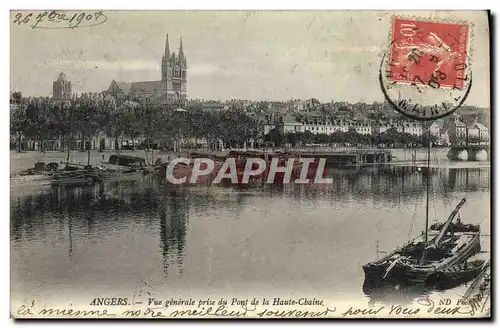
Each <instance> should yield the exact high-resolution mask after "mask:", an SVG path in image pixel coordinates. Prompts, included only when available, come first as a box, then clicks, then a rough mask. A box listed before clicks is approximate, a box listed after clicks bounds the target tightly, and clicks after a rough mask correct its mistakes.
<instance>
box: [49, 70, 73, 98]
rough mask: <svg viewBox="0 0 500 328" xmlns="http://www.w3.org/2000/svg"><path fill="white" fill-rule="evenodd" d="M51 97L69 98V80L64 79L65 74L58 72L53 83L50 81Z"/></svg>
mask: <svg viewBox="0 0 500 328" xmlns="http://www.w3.org/2000/svg"><path fill="white" fill-rule="evenodd" d="M52 98H54V100H68V99H71V82H70V81H68V80H66V75H65V74H64V73H60V74H59V77H58V78H57V80H56V81H54V83H52Z"/></svg>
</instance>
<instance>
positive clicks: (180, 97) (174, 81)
mask: <svg viewBox="0 0 500 328" xmlns="http://www.w3.org/2000/svg"><path fill="white" fill-rule="evenodd" d="M105 93H106V94H109V95H111V96H113V97H114V98H115V99H116V101H117V104H118V105H119V104H122V103H123V102H125V101H127V100H129V101H136V102H139V103H141V104H144V103H146V102H148V103H149V104H151V105H154V106H159V107H166V106H169V105H172V106H174V107H175V108H177V107H183V106H185V104H186V101H187V57H186V55H185V54H184V47H183V43H182V38H181V40H180V46H179V53H178V54H176V53H175V52H172V53H171V52H170V45H169V41H168V34H167V37H166V41H165V51H164V53H163V55H162V58H161V80H159V81H141V82H119V81H115V80H113V81H112V82H111V84H110V86H109V88H108V89H107V90H106V91H105Z"/></svg>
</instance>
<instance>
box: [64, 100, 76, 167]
mask: <svg viewBox="0 0 500 328" xmlns="http://www.w3.org/2000/svg"><path fill="white" fill-rule="evenodd" d="M70 103H71V105H70V110H71V120H70V124H69V142H68V155H67V156H66V167H68V166H69V155H70V152H71V143H72V142H73V113H74V112H75V108H74V106H76V101H74V100H71V102H70Z"/></svg>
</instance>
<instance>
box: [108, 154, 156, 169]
mask: <svg viewBox="0 0 500 328" xmlns="http://www.w3.org/2000/svg"><path fill="white" fill-rule="evenodd" d="M102 165H103V168H104V169H107V170H113V171H118V172H122V173H130V172H136V171H139V170H142V169H143V168H146V167H147V165H146V160H145V159H144V158H142V157H137V156H129V155H119V154H113V155H111V156H109V160H108V161H107V162H103V163H102Z"/></svg>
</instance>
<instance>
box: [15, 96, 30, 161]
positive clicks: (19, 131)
mask: <svg viewBox="0 0 500 328" xmlns="http://www.w3.org/2000/svg"><path fill="white" fill-rule="evenodd" d="M28 124H29V123H28V120H27V118H26V106H25V105H20V106H11V108H10V133H11V135H15V136H16V150H17V152H21V150H22V149H21V141H22V137H23V135H24V134H25V133H26V131H27V130H28V127H29V125H28Z"/></svg>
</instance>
